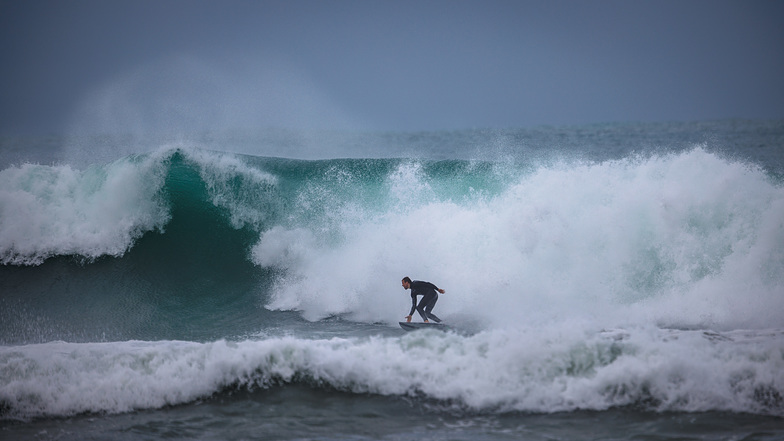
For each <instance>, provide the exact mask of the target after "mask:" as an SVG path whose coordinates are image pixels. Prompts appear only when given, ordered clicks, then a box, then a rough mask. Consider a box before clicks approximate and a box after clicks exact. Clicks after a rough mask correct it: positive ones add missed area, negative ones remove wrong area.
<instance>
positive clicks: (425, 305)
mask: <svg viewBox="0 0 784 441" xmlns="http://www.w3.org/2000/svg"><path fill="white" fill-rule="evenodd" d="M403 289H410V290H411V312H409V313H408V315H407V316H406V322H410V321H411V316H413V315H414V309H416V310H417V311H418V312H419V315H421V316H422V320H424V321H425V323H430V322H429V321H428V320H427V319H428V318H431V319H433V320H434V321H435V322H436V323H441V319H440V318H438V317H436V315H435V314H433V313H432V312H431V311H432V310H433V307H434V306H436V302H437V301H438V293H441V294H443V293H445V292H446V291H444V290H443V289H439V288H438V287H437V286H435V285H433V284H432V283H430V282H422V281H421V280H414V281H412V280H411V279H410V278H408V277H403ZM417 296H422V300H420V301H419V305H417Z"/></svg>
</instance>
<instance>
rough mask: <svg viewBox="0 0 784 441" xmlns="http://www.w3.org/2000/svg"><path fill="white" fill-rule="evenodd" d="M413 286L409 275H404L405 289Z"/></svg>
mask: <svg viewBox="0 0 784 441" xmlns="http://www.w3.org/2000/svg"><path fill="white" fill-rule="evenodd" d="M409 288H411V279H409V278H408V277H403V289H409Z"/></svg>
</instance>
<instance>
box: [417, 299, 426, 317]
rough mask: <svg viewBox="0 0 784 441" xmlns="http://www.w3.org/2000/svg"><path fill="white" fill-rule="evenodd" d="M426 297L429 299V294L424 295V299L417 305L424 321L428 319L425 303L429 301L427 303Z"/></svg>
mask: <svg viewBox="0 0 784 441" xmlns="http://www.w3.org/2000/svg"><path fill="white" fill-rule="evenodd" d="M425 299H427V296H423V297H422V300H420V301H419V304H418V305H417V307H416V310H417V312H418V313H419V315H420V316H421V317H422V321H423V322H426V321H427V313H426V312H425V305H427V303H425Z"/></svg>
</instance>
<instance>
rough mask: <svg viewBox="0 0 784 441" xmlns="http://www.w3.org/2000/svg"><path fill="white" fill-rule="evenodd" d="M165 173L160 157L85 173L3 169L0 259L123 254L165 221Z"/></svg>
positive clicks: (25, 261)
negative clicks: (162, 190)
mask: <svg viewBox="0 0 784 441" xmlns="http://www.w3.org/2000/svg"><path fill="white" fill-rule="evenodd" d="M165 171H166V168H165V164H164V163H163V162H162V161H161V160H160V159H159V158H157V157H148V158H146V159H144V158H141V157H127V158H123V159H120V160H118V161H115V162H113V163H111V164H109V165H107V166H104V167H99V166H94V167H90V168H88V169H86V170H84V171H81V170H76V169H73V168H71V167H70V166H68V165H57V166H44V165H36V164H24V165H21V166H18V167H11V168H7V169H5V170H2V171H0V220H2V222H0V263H2V264H5V265H8V264H11V265H39V264H41V263H43V261H44V260H46V259H47V258H49V257H52V256H57V255H80V256H83V257H86V258H88V259H94V258H97V257H100V256H103V255H110V256H121V255H122V254H124V253H125V252H126V251H127V250H128V249H129V248H130V247H131V246H132V245H133V242H134V241H135V240H136V239H138V238H139V237H141V236H142V235H143V234H144V233H145V232H147V231H151V230H155V229H161V228H163V226H164V225H165V224H166V222H167V221H168V219H169V213H168V207H167V206H166V204H165V202H164V201H163V199H162V198H161V189H162V187H163V183H164V178H165Z"/></svg>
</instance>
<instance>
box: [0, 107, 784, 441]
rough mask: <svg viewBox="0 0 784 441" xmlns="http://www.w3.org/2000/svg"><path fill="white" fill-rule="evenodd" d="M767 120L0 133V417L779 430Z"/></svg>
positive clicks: (49, 422)
mask: <svg viewBox="0 0 784 441" xmlns="http://www.w3.org/2000/svg"><path fill="white" fill-rule="evenodd" d="M118 139H119V140H118ZM782 140H784V124H783V123H781V122H775V121H772V122H771V121H761V122H755V121H718V122H706V123H690V124H687V123H678V124H655V125H651V124H648V125H642V124H612V125H601V126H586V127H565V128H552V127H544V128H533V129H526V130H522V129H521V130H496V131H482V130H474V131H464V132H448V133H446V132H445V133H439V132H435V133H417V134H410V133H384V134H336V133H329V134H322V136H315V135H313V134H310V135H309V136H299V135H297V136H295V134H293V133H285V132H284V133H276V134H275V136H269V135H267V136H260V135H257V136H247V135H246V136H245V137H238V136H232V137H221V136H218V135H210V136H202V137H200V138H198V139H196V140H194V141H188V140H184V139H180V140H177V141H176V142H172V141H171V140H153V141H150V140H147V141H146V142H147V143H146V144H145V143H141V144H139V141H138V140H135V141H134V142H128V139H127V138H116V139H99V140H97V141H96V139H93V140H91V141H90V142H87V141H85V140H82V141H81V143H79V142H76V141H74V140H65V139H47V140H40V139H39V140H31V139H27V140H19V139H16V140H4V141H3V143H4V144H3V145H4V150H3V151H4V153H3V155H2V156H0V158H1V159H2V160H3V162H4V164H5V165H4V168H3V169H2V171H0V259H1V260H2V265H1V266H0V292H1V293H2V295H1V296H0V305H1V306H2V309H1V311H2V312H0V318H2V320H1V321H0V344H2V347H0V372H2V375H0V403H2V404H1V405H0V415H1V416H2V422H1V423H0V424H1V425H2V426H1V427H2V431H0V437H5V438H8V439H14V438H18V437H24V436H36V437H38V438H42V439H101V438H107V437H111V438H119V439H122V438H123V437H126V438H137V437H141V438H145V439H159V438H170V437H174V438H188V439H194V438H196V439H246V438H271V439H273V438H274V439H302V438H306V439H313V438H317V439H346V438H354V439H410V438H414V437H417V438H419V437H433V438H437V439H488V440H494V439H521V438H522V439H553V438H566V439H587V438H592V437H599V438H602V439H629V438H633V437H650V438H651V439H676V438H678V439H681V438H697V439H736V438H743V437H747V436H751V437H752V438H753V439H780V438H782V437H784V432H782V429H781V427H782V419H781V418H782V416H784V407H783V404H782V403H784V401H783V400H782V393H784V323H783V322H782V317H783V316H782V314H781V311H784V271H782V269H784V224H783V223H782V219H784V187H782V176H784V148H783V147H782V146H783V145H784V144H783V143H782V142H784V141H782ZM320 142H321V144H320ZM139 145H142V146H143V147H139ZM317 147H318V148H317ZM362 151H364V152H365V154H364V155H363V154H360V152H362ZM287 152H288V153H287ZM25 156H27V157H25ZM91 158H92V160H91ZM319 158H320V159H319ZM403 276H411V277H412V278H415V279H424V280H430V281H433V282H435V283H436V284H438V285H439V287H443V288H445V289H446V290H447V293H446V294H443V295H442V296H441V298H440V300H439V303H438V306H437V311H436V312H437V313H438V315H439V316H440V317H442V318H443V319H444V320H445V321H446V322H448V323H449V324H450V326H452V327H453V328H454V329H455V332H450V333H439V332H433V333H430V332H426V331H424V332H416V333H410V334H406V333H404V332H403V331H402V330H400V329H399V328H398V327H397V324H396V322H398V321H400V320H401V319H402V317H403V315H405V314H407V312H408V307H409V305H410V304H409V302H410V298H409V296H408V293H407V292H406V291H403V290H402V289H401V288H400V279H401V278H402V277H403ZM597 427H599V428H597ZM588 433H590V434H591V436H588V435H587V434H588ZM594 435H595V436H594Z"/></svg>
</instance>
